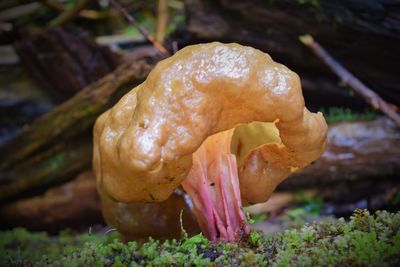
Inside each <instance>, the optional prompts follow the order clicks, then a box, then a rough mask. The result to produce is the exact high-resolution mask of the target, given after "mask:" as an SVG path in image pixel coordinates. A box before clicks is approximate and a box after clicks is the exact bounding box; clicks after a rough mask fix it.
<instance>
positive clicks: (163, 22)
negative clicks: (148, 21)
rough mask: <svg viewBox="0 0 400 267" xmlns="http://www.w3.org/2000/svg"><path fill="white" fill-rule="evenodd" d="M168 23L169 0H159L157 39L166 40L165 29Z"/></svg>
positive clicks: (159, 40)
mask: <svg viewBox="0 0 400 267" xmlns="http://www.w3.org/2000/svg"><path fill="white" fill-rule="evenodd" d="M167 23H168V5H167V0H158V1H157V28H156V40H157V41H158V42H160V43H163V42H164V38H165V30H166V27H167Z"/></svg>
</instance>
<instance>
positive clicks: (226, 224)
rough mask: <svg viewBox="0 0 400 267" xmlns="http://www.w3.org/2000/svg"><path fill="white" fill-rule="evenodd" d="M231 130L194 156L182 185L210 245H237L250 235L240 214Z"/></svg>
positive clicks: (240, 202)
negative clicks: (215, 243)
mask: <svg viewBox="0 0 400 267" xmlns="http://www.w3.org/2000/svg"><path fill="white" fill-rule="evenodd" d="M232 134H233V130H228V131H225V132H221V133H218V134H216V135H213V136H211V137H209V138H208V139H207V140H206V141H205V142H204V143H203V144H202V145H201V146H200V147H199V148H198V150H197V151H196V152H195V153H194V154H193V165H192V169H191V170H190V172H189V175H188V177H187V178H186V179H185V181H184V182H183V183H182V185H183V188H184V189H185V191H186V192H187V194H188V195H189V197H190V199H191V200H192V203H193V211H194V214H195V216H196V218H197V221H198V223H199V225H200V228H201V229H202V231H203V232H204V234H205V235H206V236H207V237H208V238H209V239H210V240H211V241H217V240H220V241H227V242H234V241H238V240H239V239H240V238H241V237H242V236H243V235H246V234H248V233H249V227H248V226H247V224H246V217H245V215H244V213H243V210H242V201H241V196H240V189H239V177H238V170H237V164H236V157H235V155H234V154H232V153H231V152H230V143H231V139H232Z"/></svg>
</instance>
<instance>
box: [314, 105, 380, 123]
mask: <svg viewBox="0 0 400 267" xmlns="http://www.w3.org/2000/svg"><path fill="white" fill-rule="evenodd" d="M319 111H320V112H322V114H324V117H325V119H326V120H327V121H328V122H338V121H358V120H373V119H376V118H377V117H378V113H376V112H374V111H372V110H369V109H367V110H364V111H363V112H355V111H353V110H351V109H350V108H342V107H330V108H328V109H325V108H320V110H319Z"/></svg>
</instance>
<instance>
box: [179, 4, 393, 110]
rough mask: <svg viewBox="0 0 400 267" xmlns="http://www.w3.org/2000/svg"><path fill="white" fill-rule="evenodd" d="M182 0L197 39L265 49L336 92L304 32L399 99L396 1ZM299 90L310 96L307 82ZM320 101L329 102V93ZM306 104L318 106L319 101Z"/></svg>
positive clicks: (358, 74)
mask: <svg viewBox="0 0 400 267" xmlns="http://www.w3.org/2000/svg"><path fill="white" fill-rule="evenodd" d="M301 2H304V3H303V4H302V3H301ZM185 3H186V5H185V7H186V12H187V17H188V24H187V31H189V33H191V34H192V36H194V37H195V38H196V39H197V40H196V41H199V40H201V41H204V40H220V41H224V42H238V43H242V44H246V45H251V46H254V47H256V48H259V49H261V50H263V51H266V52H268V53H270V54H271V55H272V57H273V58H274V59H276V60H277V61H278V62H281V63H284V64H285V65H287V66H289V67H290V68H291V69H292V70H294V71H296V72H297V73H299V74H300V77H303V78H306V79H307V80H309V81H311V82H312V81H313V80H314V78H315V77H319V78H321V77H324V79H325V80H326V81H327V82H329V83H331V87H335V88H336V90H337V91H340V90H344V89H343V88H340V87H339V86H338V85H337V84H338V81H337V78H335V77H334V76H333V75H332V74H331V73H330V72H329V70H328V69H327V67H326V66H324V65H323V63H321V62H320V60H319V59H318V58H316V57H315V56H314V55H313V54H312V52H310V51H308V49H307V48H305V47H303V45H302V44H301V43H300V42H299V40H298V36H300V35H303V34H306V33H309V34H311V35H312V36H314V37H315V38H316V40H317V41H318V42H319V43H321V44H322V45H323V47H325V48H326V49H327V50H328V51H329V52H330V53H331V54H332V55H333V56H334V57H335V58H336V59H337V60H338V61H339V62H341V63H342V64H343V65H344V66H345V67H346V68H347V69H349V70H350V71H351V72H352V73H353V74H354V75H355V76H356V77H358V78H360V79H361V80H362V81H363V82H364V83H366V84H367V85H368V86H369V87H370V88H373V89H374V90H375V91H376V92H377V93H378V94H379V95H380V96H382V97H383V98H384V99H386V100H390V102H393V103H395V104H397V105H399V104H400V92H399V87H398V84H399V75H398V66H397V62H399V61H400V50H399V49H398V47H400V3H399V2H398V1H394V0H392V1H383V0H376V1H357V0H351V1H348V0H336V1H323V0H321V1H296V0H284V1H240V0H233V1H228V0H217V1H211V0H207V1H200V0H186V2H185ZM304 89H305V97H306V99H307V98H308V96H312V94H310V93H309V92H308V85H306V84H305V85H304ZM320 90H321V91H324V90H325V88H324V87H321V88H320ZM319 101H320V102H322V103H324V102H325V103H327V104H330V103H329V101H330V98H328V97H326V98H323V99H320V100H319ZM356 102H357V103H359V101H358V100H357V101H356ZM308 103H311V104H312V105H318V102H317V103H314V102H312V101H308Z"/></svg>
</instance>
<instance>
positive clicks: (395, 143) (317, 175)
mask: <svg viewBox="0 0 400 267" xmlns="http://www.w3.org/2000/svg"><path fill="white" fill-rule="evenodd" d="M399 172H400V132H399V131H398V130H397V129H396V126H395V125H394V124H393V123H392V122H391V121H390V120H388V119H385V118H380V119H377V120H374V121H364V122H362V121H361V122H342V123H336V124H332V125H330V126H329V134H328V146H327V149H326V151H325V153H324V154H323V155H322V157H321V158H320V159H318V160H317V161H315V162H314V163H313V164H311V165H309V166H307V167H305V168H304V169H302V170H300V171H298V172H295V173H294V174H292V175H291V176H290V177H289V178H288V179H287V180H286V181H284V182H283V183H282V184H281V185H280V187H279V188H280V189H294V188H307V187H317V186H332V185H335V184H339V183H346V182H353V181H354V182H356V183H357V182H362V181H367V180H369V181H375V182H376V183H381V182H383V180H385V179H387V180H389V179H391V178H394V177H395V176H396V175H397V174H398V173H399Z"/></svg>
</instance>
